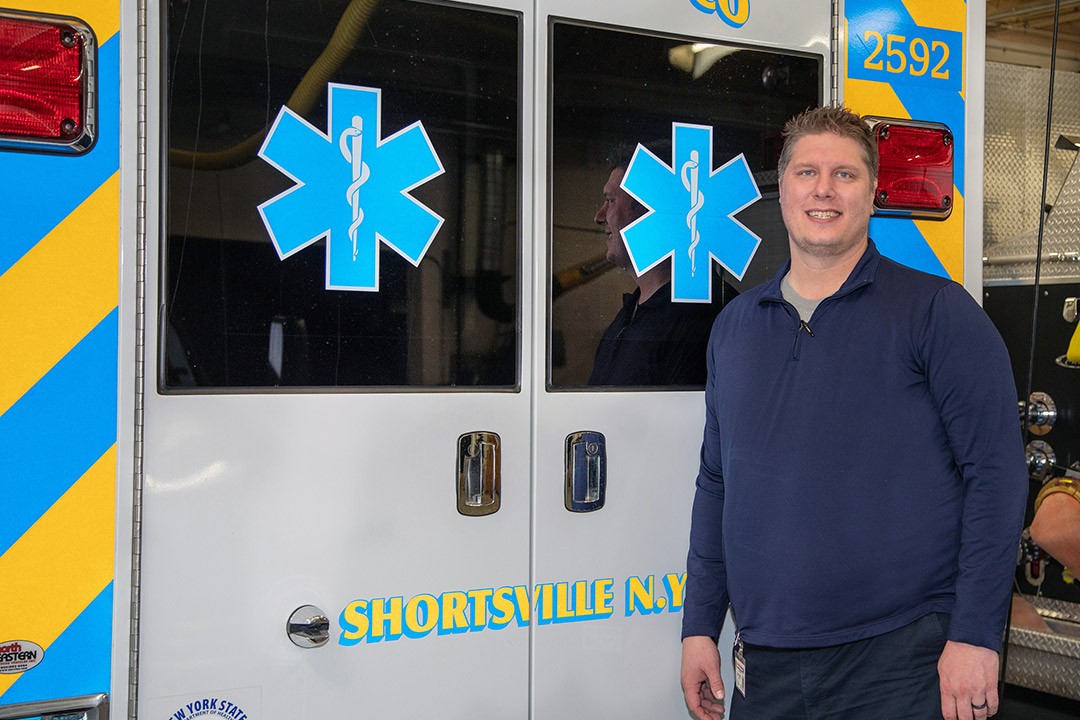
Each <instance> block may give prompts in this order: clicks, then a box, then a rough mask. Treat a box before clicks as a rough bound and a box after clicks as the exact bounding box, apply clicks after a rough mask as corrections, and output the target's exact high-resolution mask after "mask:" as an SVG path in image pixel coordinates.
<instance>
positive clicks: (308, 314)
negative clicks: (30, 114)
mask: <svg viewBox="0 0 1080 720" xmlns="http://www.w3.org/2000/svg"><path fill="white" fill-rule="evenodd" d="M983 12H984V10H983V8H982V7H981V6H978V5H976V6H973V7H966V5H965V3H963V2H962V1H961V0H939V1H938V2H933V3H931V2H923V1H922V0H906V1H903V2H901V0H888V1H886V0H877V1H875V2H869V1H864V2H858V3H856V2H851V1H850V0H849V1H848V2H847V3H836V2H826V1H824V0H809V1H807V2H799V3H790V2H785V1H783V0H715V1H714V0H638V1H636V2H620V1H615V0H592V1H591V2H588V3H583V2H570V1H569V0H490V1H488V2H483V3H480V2H473V1H472V0H464V1H460V2H452V3H451V2H435V1H432V2H427V1H420V0H381V2H375V1H374V0H371V1H370V2H367V1H362V0H354V1H353V2H349V1H348V0H335V1H332V2H323V3H319V4H313V3H307V2H281V0H274V2H261V1H260V2H255V1H254V0H229V1H228V2H209V0H170V2H157V0H145V1H144V2H136V1H135V0H131V1H128V0H74V1H71V2H69V1H65V2H50V1H49V0H34V1H33V2H29V1H28V2H20V1H19V0H16V2H15V6H14V7H13V8H12V9H11V11H8V10H0V20H3V19H4V18H7V20H8V21H11V19H12V18H14V19H15V20H18V21H23V20H26V21H28V22H29V21H35V22H36V21H44V22H46V23H49V22H53V23H59V24H60V25H61V26H63V27H71V28H75V29H76V30H77V32H79V33H82V35H81V37H82V43H83V44H82V48H83V50H84V52H85V53H87V56H86V58H84V62H85V64H84V66H83V69H84V71H86V72H90V73H92V75H93V82H94V83H95V84H94V85H93V87H92V88H91V91H92V98H93V101H92V104H93V107H92V108H91V110H90V111H89V114H88V115H87V116H86V121H85V124H86V125H92V126H93V127H92V128H91V129H90V130H88V132H87V134H86V135H84V136H83V138H84V140H83V144H84V145H89V147H85V146H74V145H73V144H72V143H71V142H70V140H71V139H70V137H68V136H66V135H65V136H64V137H61V138H60V139H58V140H45V141H41V142H30V141H20V139H19V138H17V137H16V138H12V137H11V136H7V135H5V136H4V137H5V138H7V140H8V142H7V146H6V149H5V150H4V151H2V152H0V184H2V187H3V191H2V192H0V195H2V196H3V197H0V214H2V215H3V216H4V217H5V218H16V217H18V218H20V219H19V221H18V222H15V221H14V220H13V221H12V222H11V228H10V231H9V232H10V236H9V237H3V236H2V235H0V242H3V243H5V244H7V247H6V248H4V249H3V250H2V251H0V343H2V344H0V364H3V365H5V366H7V367H9V368H10V371H9V372H7V373H5V374H6V375H7V378H6V379H5V381H4V384H3V386H0V443H3V451H2V452H3V454H5V455H7V456H8V459H7V460H0V493H3V495H2V497H3V499H4V507H5V512H6V513H10V514H11V516H12V517H14V520H13V521H12V522H11V523H10V524H9V529H8V532H7V534H6V535H0V553H2V554H0V577H2V578H3V579H4V583H5V585H6V586H8V587H9V588H13V589H14V590H13V592H12V593H11V594H9V595H8V599H6V600H5V601H4V603H2V604H3V605H5V606H6V607H4V608H3V609H0V652H5V648H8V650H7V652H8V654H10V655H12V656H13V657H15V659H14V660H10V661H4V660H3V656H2V655H0V663H3V664H0V718H20V719H21V718H38V717H49V718H53V717H65V718H67V717H72V718H75V717H78V718H84V717H85V718H88V719H89V718H104V717H108V716H109V715H112V716H114V717H122V716H125V715H126V716H128V717H131V718H136V717H138V718H154V719H155V720H167V719H168V718H174V719H175V720H187V718H191V717H207V718H211V717H227V718H239V719H241V720H242V719H243V718H251V719H252V720H256V719H262V718H267V719H268V720H271V719H277V718H317V717H327V716H334V715H337V716H343V717H374V718H384V717H398V716H405V715H413V714H416V715H423V716H429V717H439V718H464V717H471V718H499V719H502V718H537V719H538V720H539V719H545V718H547V719H552V718H559V719H560V720H562V719H564V718H582V719H584V718H596V717H626V718H657V717H679V716H681V714H682V713H683V712H685V709H684V708H683V701H682V695H681V691H680V688H679V683H678V668H679V655H680V644H679V627H680V621H681V617H682V615H681V607H682V604H683V590H684V582H685V578H684V572H685V554H686V548H687V538H688V529H689V515H690V506H691V501H692V496H693V492H694V478H695V475H696V468H697V460H698V451H699V446H700V439H701V430H702V424H703V400H702V397H703V393H702V390H701V388H700V386H699V385H696V384H693V383H691V384H690V385H691V386H687V385H684V384H681V383H678V382H675V383H673V384H670V385H669V384H666V383H660V384H653V385H649V386H648V387H633V386H619V385H614V386H604V387H596V386H594V385H590V384H589V376H590V371H591V368H592V363H593V359H594V354H595V351H596V347H597V343H598V342H599V340H600V335H601V333H602V332H603V331H604V329H605V328H606V327H607V325H608V323H609V322H611V319H612V318H614V317H615V315H616V313H617V312H618V311H619V309H620V307H621V304H622V301H621V300H620V296H621V294H622V293H623V292H630V291H632V290H633V289H634V282H633V281H634V275H635V273H634V271H633V270H630V271H625V272H624V271H619V270H615V271H611V272H605V270H606V269H607V266H606V263H605V262H604V261H603V259H602V258H600V257H599V256H601V255H603V254H604V252H605V249H604V248H605V246H604V236H603V234H602V233H601V232H597V230H598V229H599V228H598V227H597V225H596V223H595V221H594V214H595V213H596V207H597V206H598V205H599V204H600V202H601V201H602V199H603V192H602V187H603V185H604V182H605V180H607V179H608V172H609V170H610V169H611V166H610V164H605V162H606V158H608V157H609V156H610V154H611V152H612V151H613V150H614V149H615V148H616V147H617V146H618V145H625V144H627V143H629V146H630V148H631V149H632V150H634V152H635V153H636V154H634V155H633V157H634V164H635V165H636V166H637V170H638V172H637V173H634V171H633V170H631V171H628V172H627V177H628V178H629V177H630V176H631V174H632V173H634V177H635V178H637V177H639V175H640V176H641V177H646V176H647V172H648V168H652V170H653V172H654V175H653V176H652V177H654V178H658V177H663V176H664V175H663V174H664V173H665V172H666V173H668V175H669V176H670V177H669V178H668V180H663V181H662V180H659V179H653V180H648V179H644V180H642V181H641V182H642V183H644V184H643V185H640V186H638V187H640V188H644V189H643V190H642V191H641V194H642V195H644V197H641V198H640V199H641V200H643V201H644V202H643V204H644V205H646V206H649V205H650V204H655V205H657V206H659V204H660V203H661V202H662V200H663V197H664V195H663V193H664V192H668V191H669V190H668V189H670V188H674V189H673V190H670V192H672V193H675V194H678V193H681V192H682V190H681V189H680V188H682V187H684V183H686V182H688V179H689V178H691V177H693V178H694V180H695V183H697V185H695V187H700V188H701V198H702V202H708V203H711V204H710V205H707V206H704V207H706V208H707V210H702V212H711V213H712V215H710V216H709V218H713V216H715V218H718V219H707V218H706V215H701V219H700V222H701V223H702V225H701V227H702V228H705V227H706V225H705V224H704V223H706V222H709V223H713V224H712V225H709V226H708V227H709V228H715V227H724V228H727V230H726V231H725V233H726V234H724V233H721V234H719V235H716V234H713V235H710V234H709V233H708V232H705V233H702V234H701V235H700V237H701V243H702V245H701V246H700V247H701V252H700V253H698V254H697V255H696V257H695V255H694V252H693V248H691V249H690V255H689V258H690V260H691V262H692V263H693V265H692V269H691V270H690V271H689V273H688V274H686V273H684V272H683V268H684V267H689V264H688V263H687V262H686V261H685V260H684V259H683V254H685V253H686V252H687V251H686V249H685V244H684V245H679V244H678V243H679V242H682V241H681V240H679V241H676V240H674V239H672V240H671V242H672V243H673V244H672V246H671V247H665V248H661V249H660V250H656V249H655V248H650V246H648V243H647V242H646V240H645V239H643V240H641V241H640V244H638V243H636V242H631V241H630V240H629V239H628V240H627V244H628V246H629V247H630V251H631V253H632V254H634V258H633V261H634V263H635V267H636V269H637V270H641V271H645V270H646V269H648V267H652V266H653V261H652V260H649V259H648V258H649V257H652V256H650V255H649V252H650V251H652V252H653V255H666V256H669V257H671V258H672V264H673V267H674V271H673V272H674V273H675V275H676V277H675V282H674V284H673V289H672V290H671V292H672V294H673V295H676V294H678V295H680V297H676V298H673V299H675V300H680V301H692V302H697V303H699V304H707V303H712V304H714V305H718V304H721V303H722V302H723V301H725V300H726V299H727V297H728V296H729V295H730V293H731V292H734V291H740V290H743V289H746V288H747V287H750V286H752V285H754V284H757V283H758V282H760V281H762V280H764V279H766V278H767V277H770V276H771V275H772V274H773V273H775V271H776V269H777V268H778V267H779V265H780V264H782V262H783V261H784V259H785V257H786V255H785V253H786V236H785V234H784V232H783V228H782V225H781V224H780V220H779V212H778V205H777V201H776V198H777V193H776V173H775V159H776V155H777V153H778V150H779V146H780V142H781V139H780V137H779V130H780V128H782V126H783V123H784V122H785V121H786V120H787V119H788V118H789V117H791V116H792V115H794V114H795V113H797V112H799V111H801V110H802V109H804V108H806V107H810V106H814V105H818V104H824V103H833V102H844V103H845V104H847V105H849V106H852V107H854V108H855V109H856V110H859V111H860V112H863V113H868V114H873V115H877V116H882V117H886V118H897V119H900V120H904V119H914V120H918V121H926V122H930V123H940V124H942V125H944V126H947V131H948V137H949V140H948V142H950V143H954V145H955V159H954V160H952V161H951V162H952V163H953V165H952V167H953V173H954V175H953V178H954V180H953V182H950V183H949V184H948V187H946V188H945V189H944V191H943V192H944V193H945V195H946V196H947V198H948V199H947V200H946V201H945V204H946V207H945V208H942V207H938V208H937V209H936V210H934V212H930V213H923V214H922V215H918V216H917V217H915V218H912V217H906V218H899V219H897V218H892V219H889V220H878V219H875V223H878V225H875V227H874V228H872V232H871V234H872V235H873V236H875V239H877V238H878V237H880V238H881V241H880V242H879V245H880V246H882V247H883V250H884V251H885V252H886V253H887V254H890V255H892V256H893V257H896V258H898V259H900V260H902V261H905V262H909V263H910V264H913V265H916V266H920V267H922V268H924V269H928V270H931V271H934V272H940V273H942V274H948V275H950V276H952V277H954V278H956V279H957V280H961V281H963V282H964V283H965V284H966V285H967V286H968V287H969V288H973V289H974V291H975V292H977V289H978V288H979V286H980V283H981V271H980V258H981V248H980V245H979V231H978V228H979V223H980V222H981V205H980V203H981V195H980V190H979V188H980V186H981V171H980V166H981V116H982V107H981V97H982V87H981V86H982V67H981V65H982V61H981V44H982V43H981V39H982V37H983V35H982V33H983V29H982V23H983V19H984V18H983V15H982V13H983ZM57 16H59V17H57ZM853 29H854V32H855V33H856V34H852V33H853ZM61 35H62V31H61ZM5 37H12V36H11V35H5V34H4V33H3V32H0V44H2V43H3V42H4V38H5ZM878 41H880V43H879V42H878ZM7 51H8V48H6V47H2V46H0V57H2V56H3V54H4V53H5V52H7ZM859 53H861V54H859ZM856 55H857V62H856V61H853V59H852V58H853V57H855V56H856ZM901 62H902V63H903V69H902V70H900V69H899V68H900V67H901ZM853 63H854V64H856V65H857V66H858V71H857V72H852V71H851V69H850V68H851V67H852V66H853ZM3 67H6V66H3ZM845 68H847V69H846V70H845ZM2 69H3V68H2V67H0V70H2ZM0 77H2V76H0ZM3 92H4V88H3V85H0V97H2V93H3ZM935 93H938V94H939V95H935ZM939 97H940V98H944V99H939ZM909 106H910V107H913V108H915V109H914V110H912V109H909ZM968 108H970V109H971V112H970V113H968V110H967V109H968ZM969 114H970V115H971V117H970V118H969V117H968V115H969ZM694 133H697V134H696V135H693V136H694V137H705V138H706V140H703V141H702V142H704V143H705V144H704V145H701V146H700V147H702V148H704V151H703V152H702V153H698V154H695V156H694V158H695V160H694V163H696V164H694V165H693V167H691V166H690V165H689V164H688V163H689V161H685V162H680V158H684V156H685V155H686V153H687V152H688V150H687V149H686V148H687V147H688V146H689V144H690V143H691V142H692V141H691V140H689V139H687V138H689V137H691V134H694ZM87 137H89V138H90V139H89V140H86V138H87ZM657 140H660V141H664V140H666V141H667V144H666V145H665V144H663V142H661V143H660V145H659V147H661V148H663V150H661V151H655V152H654V151H651V150H646V149H645V148H638V147H637V144H638V143H641V144H642V145H649V144H650V143H653V142H654V141H657ZM654 146H655V145H649V147H654ZM968 146H970V147H971V148H974V149H975V152H968V153H965V152H964V149H965V148H966V147H968ZM695 147H698V146H695ZM665 153H666V154H665ZM695 153H697V151H695ZM705 156H708V157H705ZM684 159H685V158H684ZM650 163H651V164H650ZM706 163H709V165H710V166H707V167H704V168H702V167H701V165H706ZM643 168H645V169H643ZM729 168H730V169H731V170H730V173H729V170H728V169H729ZM721 170H723V172H721ZM695 173H696V174H695ZM729 175H730V177H733V178H736V179H737V180H738V182H736V181H734V180H732V181H729V180H726V179H724V178H726V177H728V176H729ZM46 181H47V182H46ZM626 182H627V183H628V184H629V183H631V182H633V181H631V180H627V181H626ZM965 182H966V184H967V186H968V187H969V188H970V190H969V191H967V192H965V189H964V183H965ZM650 183H651V184H650ZM665 183H667V184H665ZM725 183H730V184H725ZM739 183H742V184H741V185H740V184H739ZM747 183H749V185H748V184H747ZM69 186H70V187H69ZM739 187H743V188H745V187H752V188H753V191H754V192H756V193H757V194H758V195H759V196H760V199H756V198H754V197H746V198H743V197H742V196H741V195H739V194H738V192H736V190H735V188H739ZM56 188H58V189H56ZM54 189H55V193H56V195H57V196H61V195H62V196H63V198H64V199H63V202H60V201H59V200H58V199H57V197H54V196H53V195H50V193H51V192H53V190H54ZM686 189H687V191H689V187H688V186H686ZM721 191H722V192H721ZM364 193H371V194H369V195H365V194H364ZM725 196H726V197H725ZM687 197H688V198H689V199H690V205H689V206H688V207H689V210H688V214H687V216H686V222H687V223H688V225H687V226H686V227H689V223H691V221H693V217H692V216H693V215H694V213H695V212H697V210H694V197H693V196H692V195H690V194H688V195H687ZM361 198H371V200H370V202H369V201H367V200H361ZM736 198H740V199H736ZM65 203H66V204H65ZM61 206H62V207H61ZM653 209H654V210H655V208H653ZM698 209H701V208H698ZM946 210H947V212H946ZM680 212H681V211H680ZM935 213H936V215H935ZM886 214H887V213H886ZM657 216H658V217H659V213H657ZM890 221H891V222H892V223H893V224H892V225H889V226H887V227H886V226H883V225H881V223H882V222H890ZM5 222H7V221H5ZM365 222H366V223H367V224H366V225H365ZM680 222H682V220H680ZM694 222H696V221H694ZM724 223H727V224H726V225H725V224H724ZM642 227H645V225H644V224H643V225H642ZM656 227H657V228H659V227H661V226H660V225H659V224H657V225H656ZM664 227H668V228H671V227H674V226H673V225H670V224H669V225H668V226H664ZM691 229H692V228H691ZM628 232H629V231H628ZM680 232H681V231H680ZM668 234H670V235H674V234H677V233H674V231H672V232H671V233H668ZM665 236H666V235H665V233H664V232H654V233H653V236H651V237H653V239H654V240H655V241H656V242H663V241H664V238H665ZM629 237H630V236H629V235H628V238H629ZM640 237H644V232H642V233H641V234H640ZM733 237H738V238H741V242H743V243H744V245H745V243H750V247H749V249H748V250H747V249H745V248H744V250H743V251H736V250H733V249H732V247H731V245H732V244H733V241H731V240H730V238H733ZM754 239H756V240H757V242H754ZM725 243H728V244H725ZM758 243H760V244H758ZM676 254H678V257H676ZM714 261H715V262H714ZM597 268H599V270H598V269H597ZM703 268H704V272H703ZM594 276H596V277H595V278H594ZM700 276H704V277H705V278H706V280H705V281H704V286H703V287H704V288H705V291H704V293H705V294H704V295H702V294H701V291H700V290H685V289H684V286H682V285H681V283H683V282H684V281H685V282H686V283H687V285H686V286H685V287H689V283H691V282H696V281H697V280H695V278H699V277H700ZM710 280H711V284H710ZM664 292H667V290H665V291H664ZM695 293H697V294H695ZM91 436H92V437H91ZM749 450H750V451H751V452H752V449H749ZM758 460H759V461H760V462H763V463H767V462H770V459H769V458H759V459H758ZM836 562H837V563H843V562H844V558H843V550H842V549H840V548H838V549H837V558H836ZM733 633H734V623H733V622H732V621H731V620H730V619H729V621H728V622H727V623H726V625H725V629H724V634H723V635H722V636H721V638H720V646H721V648H722V649H723V650H725V651H726V649H727V648H730V646H731V644H732V639H733ZM28 653H29V654H28ZM31 655H32V657H31ZM725 657H726V652H725ZM19 658H21V659H19ZM18 663H22V664H21V665H20V664H18ZM724 678H725V683H726V685H727V686H728V687H729V688H733V687H734V684H733V680H732V676H731V667H730V663H725V667H724Z"/></svg>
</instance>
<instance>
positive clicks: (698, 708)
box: [682, 635, 724, 720]
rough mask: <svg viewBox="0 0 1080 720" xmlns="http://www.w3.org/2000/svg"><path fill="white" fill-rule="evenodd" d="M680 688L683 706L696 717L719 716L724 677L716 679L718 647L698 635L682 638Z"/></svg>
mask: <svg viewBox="0 0 1080 720" xmlns="http://www.w3.org/2000/svg"><path fill="white" fill-rule="evenodd" d="M682 690H683V697H684V699H685V700H686V709H687V710H689V711H690V715H691V717H695V718H697V719H698V720H723V717H724V703H723V702H722V701H723V699H724V681H723V680H721V679H720V651H719V650H718V649H717V647H716V642H715V641H714V640H713V639H712V638H710V637H705V636H702V635H697V636H691V637H688V638H685V639H684V640H683V642H682Z"/></svg>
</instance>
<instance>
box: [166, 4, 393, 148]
mask: <svg viewBox="0 0 1080 720" xmlns="http://www.w3.org/2000/svg"><path fill="white" fill-rule="evenodd" d="M378 4H379V0H352V2H351V3H349V6H348V7H347V8H345V12H344V13H342V15H341V19H340V20H338V24H337V27H336V28H334V34H333V35H331V36H330V42H329V43H327V45H326V48H325V49H324V50H323V51H322V54H321V55H319V57H318V58H316V60H315V62H314V63H312V65H311V67H309V68H308V70H307V72H306V73H304V77H302V78H300V82H299V84H298V85H297V86H296V90H294V91H293V94H292V96H291V97H289V99H288V101H287V102H286V103H285V104H286V105H287V106H288V107H289V109H291V110H292V111H293V112H295V113H296V114H297V115H301V116H303V115H305V114H306V113H307V112H308V111H309V110H310V109H311V106H312V105H314V104H315V102H316V101H317V100H318V99H319V98H321V97H322V94H323V93H324V92H325V87H326V83H327V82H328V81H329V80H330V76H332V75H333V74H334V73H335V72H336V71H337V69H338V68H339V67H341V64H342V63H343V62H345V59H346V58H347V57H349V53H351V52H352V50H353V47H354V46H355V45H356V41H357V40H358V39H359V38H360V32H361V31H362V30H363V29H364V26H365V25H366V24H367V21H368V18H369V17H371V13H372V11H373V10H374V9H375V6H376V5H378ZM268 129H269V127H264V128H263V129H261V130H259V131H258V132H257V133H255V134H254V135H252V136H251V137H249V138H247V139H246V140H242V141H241V142H239V143H237V144H236V145H233V146H232V147H231V148H227V149H225V150H218V151H216V152H210V153H200V152H192V151H190V150H178V149H176V148H169V163H170V164H171V165H176V166H179V167H185V168H194V169H196V170H227V169H229V168H234V167H239V166H241V165H243V164H244V163H246V162H248V161H249V160H251V159H252V158H253V157H255V153H257V152H258V150H259V147H260V146H261V145H262V141H263V138H265V137H266V131H267V130H268Z"/></svg>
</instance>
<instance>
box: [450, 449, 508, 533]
mask: <svg viewBox="0 0 1080 720" xmlns="http://www.w3.org/2000/svg"><path fill="white" fill-rule="evenodd" d="M457 449H458V452H457V509H458V512H459V513H461V514H462V515H469V516H471V517H476V516H480V515H491V514H492V513H494V512H498V510H499V506H500V504H501V503H502V499H501V497H502V477H501V470H500V448H499V436H498V435H496V434H495V433H493V432H471V433H465V434H464V435H462V436H461V437H459V438H458V448H457Z"/></svg>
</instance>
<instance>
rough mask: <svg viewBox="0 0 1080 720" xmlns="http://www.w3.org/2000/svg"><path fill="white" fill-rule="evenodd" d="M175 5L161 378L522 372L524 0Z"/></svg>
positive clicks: (476, 385) (187, 388)
mask: <svg viewBox="0 0 1080 720" xmlns="http://www.w3.org/2000/svg"><path fill="white" fill-rule="evenodd" d="M163 5H164V7H165V8H166V9H165V10H164V15H165V18H166V21H165V29H164V40H165V42H166V43H167V48H168V50H167V67H166V68H165V73H164V74H165V79H166V83H167V87H166V90H165V92H164V93H163V95H164V103H165V108H164V112H165V117H166V127H167V133H166V134H167V137H168V145H169V149H168V161H167V172H166V178H165V191H164V197H165V208H164V214H165V217H164V225H165V232H164V233H163V235H164V238H165V239H164V247H163V250H162V253H161V257H162V261H161V262H162V278H163V282H162V287H163V292H162V295H163V297H162V308H161V317H162V320H163V322H162V323H161V327H162V331H161V332H162V337H161V344H160V352H161V354H162V363H161V367H162V373H161V377H160V378H159V386H160V388H161V391H162V392H192V391H194V392H204V391H214V390H215V389H218V390H221V389H228V390H229V391H236V390H241V391H250V392H274V391H276V390H278V389H284V388H294V389H296V388H312V389H325V388H342V389H365V388H370V389H374V388H379V389H395V388H398V389H410V388H455V389H481V388H484V389H491V388H495V389H506V390H516V389H517V388H518V387H519V386H520V376H519V354H520V350H519V345H520V343H519V336H520V308H519V298H520V292H521V284H520V267H521V261H520V257H519V255H520V237H521V228H520V227H519V208H520V205H521V197H520V195H521V185H520V179H519V177H520V162H521V151H520V148H521V133H520V130H519V128H520V124H521V123H520V112H521V61H520V53H521V50H520V48H521V39H522V18H521V17H520V15H519V14H516V13H512V12H503V11H494V10H488V9H480V8H475V7H468V6H463V5H458V4H452V3H438V2H413V1H407V0H383V2H380V3H366V2H357V1H353V2H350V1H349V0H322V2H319V3H307V2H289V3H267V2H263V0H238V1H236V2H227V3H221V2H212V1H211V0H190V1H187V2H169V3H163ZM372 8H373V9H372ZM328 115H329V117H328ZM264 143H265V144H264ZM260 148H262V150H261V151H260Z"/></svg>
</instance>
